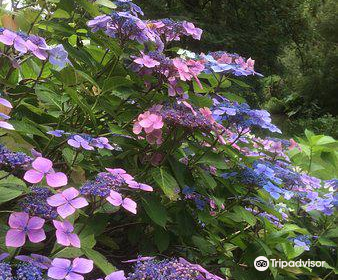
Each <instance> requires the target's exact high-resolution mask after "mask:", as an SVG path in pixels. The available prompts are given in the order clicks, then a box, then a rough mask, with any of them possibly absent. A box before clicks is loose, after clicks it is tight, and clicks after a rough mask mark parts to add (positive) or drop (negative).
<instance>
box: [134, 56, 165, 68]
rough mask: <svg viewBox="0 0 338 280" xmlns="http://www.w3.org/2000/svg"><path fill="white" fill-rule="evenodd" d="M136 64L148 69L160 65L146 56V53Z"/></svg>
mask: <svg viewBox="0 0 338 280" xmlns="http://www.w3.org/2000/svg"><path fill="white" fill-rule="evenodd" d="M134 62H135V63H136V64H139V65H142V66H144V67H147V68H153V67H155V66H158V65H160V63H159V62H158V61H157V60H155V59H152V58H151V57H150V56H149V55H146V54H144V53H142V57H138V58H136V59H135V60H134Z"/></svg>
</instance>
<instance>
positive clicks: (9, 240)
mask: <svg viewBox="0 0 338 280" xmlns="http://www.w3.org/2000/svg"><path fill="white" fill-rule="evenodd" d="M8 224H9V226H10V230H8V232H7V234H6V246H8V247H16V248H17V247H21V246H23V245H24V244H25V243H26V236H27V235H28V239H29V240H30V241H31V242H32V243H39V242H41V241H43V240H45V239H46V235H45V232H44V230H43V225H44V224H45V220H44V219H42V218H39V217H32V218H30V217H29V215H28V214H27V213H24V212H16V213H12V214H11V215H10V216H9V222H8Z"/></svg>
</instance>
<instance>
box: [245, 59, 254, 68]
mask: <svg viewBox="0 0 338 280" xmlns="http://www.w3.org/2000/svg"><path fill="white" fill-rule="evenodd" d="M254 67H255V61H254V60H253V59H251V57H249V58H248V59H247V61H246V69H248V70H254Z"/></svg>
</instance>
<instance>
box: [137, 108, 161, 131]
mask: <svg viewBox="0 0 338 280" xmlns="http://www.w3.org/2000/svg"><path fill="white" fill-rule="evenodd" d="M163 125H164V123H163V120H162V116H159V115H157V114H153V113H150V112H149V111H146V112H144V113H143V114H140V115H139V116H138V118H137V122H135V124H134V127H133V132H134V133H135V134H136V135H138V134H140V133H141V131H142V129H144V131H145V132H146V133H151V132H152V131H153V130H155V129H161V128H162V127H163Z"/></svg>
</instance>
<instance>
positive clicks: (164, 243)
mask: <svg viewBox="0 0 338 280" xmlns="http://www.w3.org/2000/svg"><path fill="white" fill-rule="evenodd" d="M154 241H155V244H156V247H157V249H158V250H159V251H160V253H162V252H163V251H165V250H167V249H168V247H169V242H170V238H169V233H168V232H167V231H165V230H164V229H163V228H158V229H157V230H156V231H155V235H154Z"/></svg>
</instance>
